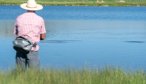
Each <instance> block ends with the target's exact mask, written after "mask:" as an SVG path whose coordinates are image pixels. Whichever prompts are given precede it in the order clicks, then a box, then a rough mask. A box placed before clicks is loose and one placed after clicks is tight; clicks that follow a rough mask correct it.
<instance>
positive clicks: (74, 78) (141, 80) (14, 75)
mask: <svg viewBox="0 0 146 84" xmlns="http://www.w3.org/2000/svg"><path fill="white" fill-rule="evenodd" d="M0 84H146V73H144V72H142V71H139V72H125V71H122V70H120V69H103V70H89V69H82V70H75V69H73V70H71V69H70V70H53V69H52V70H51V69H50V70H40V71H37V70H28V71H25V72H20V71H10V72H7V73H6V72H5V73H2V72H1V73H0Z"/></svg>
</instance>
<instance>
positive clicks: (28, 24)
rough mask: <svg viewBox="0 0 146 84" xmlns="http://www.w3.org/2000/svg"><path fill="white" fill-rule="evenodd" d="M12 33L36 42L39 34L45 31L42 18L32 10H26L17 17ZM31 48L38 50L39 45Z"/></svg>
mask: <svg viewBox="0 0 146 84" xmlns="http://www.w3.org/2000/svg"><path fill="white" fill-rule="evenodd" d="M14 33H15V34H16V36H24V37H25V38H27V39H29V40H31V41H32V42H33V43H38V42H39V41H40V34H44V33H46V29H45V23H44V20H43V18H42V17H40V16H38V15H37V14H35V13H33V12H26V13H24V14H22V15H20V16H18V17H17V19H16V23H15V28H14ZM32 50H33V51H38V50H39V46H38V45H37V46H36V47H33V49H32Z"/></svg>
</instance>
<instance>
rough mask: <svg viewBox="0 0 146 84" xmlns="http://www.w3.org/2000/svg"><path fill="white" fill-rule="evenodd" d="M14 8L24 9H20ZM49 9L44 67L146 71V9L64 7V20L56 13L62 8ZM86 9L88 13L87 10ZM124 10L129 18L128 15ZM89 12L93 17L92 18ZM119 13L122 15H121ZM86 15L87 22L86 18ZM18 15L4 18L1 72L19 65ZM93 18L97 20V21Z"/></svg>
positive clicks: (0, 30) (0, 27)
mask: <svg viewBox="0 0 146 84" xmlns="http://www.w3.org/2000/svg"><path fill="white" fill-rule="evenodd" d="M14 8H16V9H17V10H20V9H18V8H17V7H14ZM47 8H48V9H49V10H50V11H51V12H47V13H46V14H48V15H50V16H52V17H50V16H48V17H47V15H44V17H45V19H46V20H45V23H46V29H47V39H46V40H44V41H41V42H40V43H39V45H40V46H41V49H40V59H41V67H43V68H44V67H53V68H68V67H76V68H81V67H84V66H87V67H90V68H101V67H105V66H106V65H111V66H114V67H121V68H124V69H146V66H145V61H146V60H145V59H146V52H145V50H146V47H145V46H146V28H145V27H146V14H145V9H144V7H142V8H141V9H140V8H134V9H135V10H134V9H133V8H128V9H126V8H120V7H119V8H114V7H113V8H112V7H110V8H105V7H103V8H102V7H101V8H97V9H96V8H95V7H91V8H90V7H89V8H88V7H87V8H86V7H81V8H80V7H61V9H64V10H59V11H60V14H62V15H63V14H64V19H63V17H59V14H58V13H56V12H57V9H59V8H60V7H52V6H51V7H47ZM85 8H86V9H87V11H88V12H86V10H83V9H85ZM16 9H14V10H15V11H17V10H16ZM48 9H45V11H48ZM71 9H72V10H71ZM75 9H77V11H75ZM95 9H96V11H95ZM120 9H121V10H122V11H121V12H120V11H119V10H120ZM1 10H2V9H1V8H0V11H1ZM79 10H80V11H81V12H79ZM93 10H94V11H95V12H94V11H93ZM131 10H132V11H131ZM99 11H100V12H99ZM124 11H125V12H126V14H128V13H129V15H125V13H124ZM42 12H43V11H42ZM89 12H90V14H92V13H93V15H89ZM97 12H99V14H97ZM119 12H120V15H118V14H119ZM19 13H20V12H19ZM19 13H18V14H19ZM70 13H72V15H70ZM83 13H85V14H83ZM142 14H145V15H142ZM65 15H66V16H65ZM86 15H87V17H86V19H83V18H84V17H85V16H86ZM113 15H115V16H113ZM14 16H17V14H16V15H15V14H13V17H8V18H4V17H3V18H2V17H0V39H1V44H0V46H1V47H0V53H1V56H0V68H1V69H6V68H9V67H14V66H15V60H14V58H15V51H14V50H13V48H12V40H13V38H14V37H13V27H14ZM42 16H43V15H42ZM53 16H54V19H53ZM75 16H78V17H77V18H76V17H75ZM92 16H95V17H96V18H94V19H93V18H92ZM112 16H113V17H112ZM104 17H105V18H104ZM125 17H129V18H128V19H127V18H125ZM134 17H136V18H134ZM57 18H58V19H57ZM87 18H88V19H87ZM8 52H9V53H8ZM10 60H11V61H10Z"/></svg>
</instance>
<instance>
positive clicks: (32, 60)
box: [16, 51, 40, 70]
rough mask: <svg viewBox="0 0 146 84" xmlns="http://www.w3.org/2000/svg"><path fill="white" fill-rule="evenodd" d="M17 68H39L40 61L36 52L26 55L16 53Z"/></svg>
mask: <svg viewBox="0 0 146 84" xmlns="http://www.w3.org/2000/svg"><path fill="white" fill-rule="evenodd" d="M16 64H17V67H18V68H20V69H23V70H26V69H27V68H39V65H40V60H39V53H38V51H31V52H29V53H28V54H24V53H21V52H16Z"/></svg>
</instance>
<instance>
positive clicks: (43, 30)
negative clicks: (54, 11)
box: [40, 19, 46, 40]
mask: <svg viewBox="0 0 146 84" xmlns="http://www.w3.org/2000/svg"><path fill="white" fill-rule="evenodd" d="M45 38H46V29H45V22H44V20H43V19H42V26H41V33H40V40H44V39H45Z"/></svg>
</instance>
